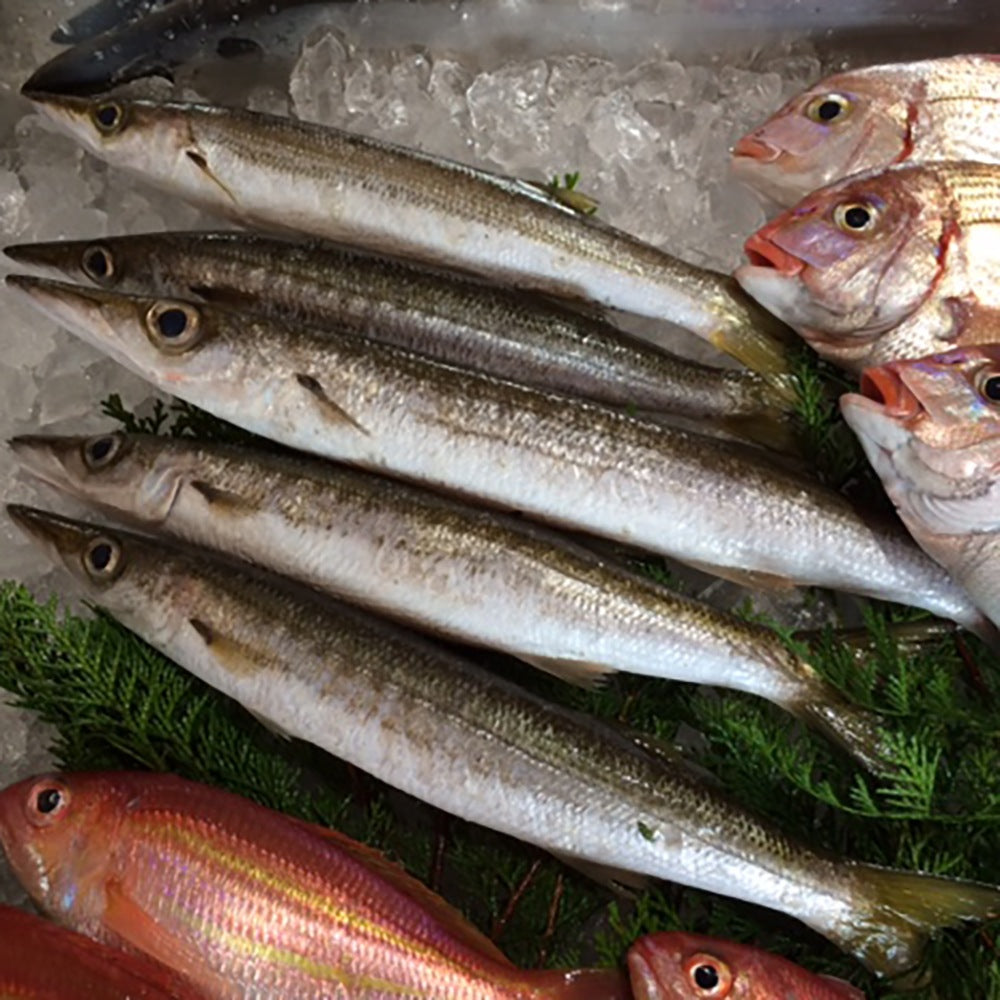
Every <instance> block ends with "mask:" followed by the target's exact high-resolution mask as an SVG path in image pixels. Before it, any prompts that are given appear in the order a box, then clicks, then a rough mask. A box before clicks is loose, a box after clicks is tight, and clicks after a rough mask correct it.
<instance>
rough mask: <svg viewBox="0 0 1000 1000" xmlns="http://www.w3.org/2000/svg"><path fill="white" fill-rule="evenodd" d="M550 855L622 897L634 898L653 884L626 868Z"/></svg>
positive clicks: (568, 856) (556, 854)
mask: <svg viewBox="0 0 1000 1000" xmlns="http://www.w3.org/2000/svg"><path fill="white" fill-rule="evenodd" d="M549 853H550V854H551V855H552V857H554V858H557V859H558V860H559V861H561V862H562V863H563V864H564V865H566V867H567V868H572V869H573V870H574V871H578V872H579V873H580V874H581V875H583V876H585V877H586V878H589V879H591V881H594V882H596V883H597V884H598V885H603V886H604V887H605V888H606V889H610V890H611V891H612V892H615V893H617V894H618V895H620V896H630V897H631V896H634V895H636V894H637V893H640V892H645V891H646V890H647V889H648V888H649V887H650V886H651V885H652V884H653V882H652V879H651V878H649V877H648V876H647V875H641V874H639V873H638V872H630V871H627V870H626V869H624V868H613V867H612V866H611V865H602V864H599V863H598V862H596V861H586V860H585V859H583V858H577V857H574V856H573V855H571V854H560V853H559V852H558V851H550V852H549Z"/></svg>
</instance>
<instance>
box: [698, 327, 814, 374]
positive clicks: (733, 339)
mask: <svg viewBox="0 0 1000 1000" xmlns="http://www.w3.org/2000/svg"><path fill="white" fill-rule="evenodd" d="M707 340H708V342H709V343H710V344H712V346H713V347H717V348H718V349H719V350H720V351H722V352H723V353H725V354H728V355H729V356H730V357H733V358H736V360H737V361H741V362H742V363H743V364H744V365H746V366H747V368H749V369H750V370H751V371H753V372H758V373H759V374H761V375H789V374H791V372H792V370H793V368H794V358H795V355H794V353H793V352H792V351H791V350H790V349H789V348H788V346H787V345H786V344H783V343H781V342H780V341H778V340H776V339H775V338H774V337H772V336H771V335H770V334H769V333H766V332H765V331H764V330H762V329H761V328H760V327H759V326H756V325H755V326H751V327H742V328H737V329H730V328H726V327H719V328H718V329H716V330H713V331H712V333H710V334H709V335H708V337H707Z"/></svg>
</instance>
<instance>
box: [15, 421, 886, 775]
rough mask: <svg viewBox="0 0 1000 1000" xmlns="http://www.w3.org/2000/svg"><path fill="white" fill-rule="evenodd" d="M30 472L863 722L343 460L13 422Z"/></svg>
mask: <svg viewBox="0 0 1000 1000" xmlns="http://www.w3.org/2000/svg"><path fill="white" fill-rule="evenodd" d="M11 444H12V446H13V448H14V451H15V452H16V454H17V456H18V458H19V459H20V460H21V462H22V464H23V465H25V466H26V467H27V468H28V469H30V470H31V471H32V472H34V473H35V475H37V476H39V477H40V478H42V479H43V480H45V482H47V483H49V484H51V485H53V486H55V487H57V488H58V489H61V490H64V491H66V492H68V493H71V494H72V495H73V496H76V497H79V498H80V499H81V500H85V501H87V502H89V503H94V504H97V505H98V506H100V507H101V508H102V509H104V510H107V511H111V512H112V513H114V514H116V515H120V516H124V517H126V518H128V519H129V520H130V521H132V522H134V523H138V524H141V525H142V526H143V527H145V528H150V529H155V530H157V531H165V532H167V533H168V534H171V535H173V536H175V537H177V538H181V539H183V540H185V541H188V542H193V543H195V544H198V545H204V546H207V547H209V548H213V549H217V550H219V551H221V552H223V553H227V554H230V555H234V556H239V557H241V558H243V559H247V560H250V561H251V562H254V563H257V564H258V565H261V566H265V567H267V568H268V569H271V570H274V571H276V572H278V573H281V574H283V575H285V576H289V577H293V578H295V579H298V580H300V581H302V582H303V583H308V584H310V585H311V586H313V587H316V588H318V589H320V590H323V591H325V592H327V593H330V594H332V595H334V596H336V597H340V598H342V599H344V600H347V601H350V602H352V603H357V604H361V605H364V606H366V607H369V608H371V609H372V610H374V611H378V612H380V613H383V614H387V615H389V616H391V617H393V618H396V619H399V620H401V621H404V622H406V623H407V624H409V625H413V626H416V627H418V628H422V629H424V630H426V631H430V632H433V633H435V634H437V635H441V636H444V637H445V638H449V639H454V640H457V641H459V642H466V643H471V644H474V645H481V646H489V647H492V648H494V649H500V650H503V651H505V652H507V653H511V654H512V655H514V656H518V657H520V658H521V659H523V660H526V661H527V662H529V663H531V664H533V665H534V666H537V667H540V668H541V669H543V670H548V671H549V672H551V673H554V674H557V675H559V676H561V677H564V678H566V679H568V680H575V681H578V682H582V683H588V682H593V681H595V680H598V679H600V678H601V677H604V676H606V675H607V674H608V673H610V672H612V671H616V670H622V671H626V672H629V673H636V674H646V675H648V676H652V677H663V678H668V679H673V680H681V681H690V682H693V683H701V684H716V685H719V686H721V687H732V688H736V689H737V690H741V691H748V692H750V693H752V694H756V695H759V696H761V697H764V698H769V699H770V700H771V701H774V702H776V703H777V704H779V705H781V706H782V707H784V708H785V709H787V710H788V711H791V712H794V713H796V714H797V715H800V716H802V717H803V718H804V719H806V720H807V721H809V722H811V723H813V724H814V725H817V726H819V727H821V728H822V729H823V730H825V731H826V732H827V733H829V734H830V735H831V736H833V737H834V738H835V739H836V740H838V742H840V743H841V744H842V745H843V746H844V747H845V748H846V749H847V750H848V751H849V752H851V753H853V754H855V755H856V756H857V757H858V759H860V760H861V761H862V762H863V763H864V764H865V766H866V767H869V768H870V769H872V770H878V769H880V768H884V767H885V766H886V762H885V754H884V751H883V749H882V747H881V742H882V740H881V737H880V734H879V729H878V720H876V719H875V718H874V717H872V716H871V715H869V714H867V713H865V712H863V711H861V710H859V709H858V708H856V707H854V706H852V705H850V704H848V703H847V702H846V701H845V700H844V698H843V697H842V696H841V695H840V694H839V692H838V691H837V690H836V689H835V688H833V687H832V686H831V685H829V684H827V683H826V682H825V681H823V679H822V678H821V677H820V676H819V675H818V674H817V673H816V672H815V670H814V669H813V668H812V667H811V666H810V665H809V664H808V663H806V662H804V661H803V660H802V659H800V658H799V657H797V656H795V655H794V654H793V653H791V652H790V651H789V650H787V649H786V648H785V646H784V644H783V643H782V642H781V640H780V639H779V638H778V637H777V636H776V635H775V634H774V633H773V632H771V631H770V630H769V629H765V628H762V627H761V626H759V625H754V624H750V623H748V622H745V621H742V620H741V619H738V618H735V617H733V616H731V615H727V614H724V613H722V612H719V611H716V610H714V609H713V608H710V607H708V606H707V605H704V604H700V603H699V602H697V601H693V600H689V599H687V598H684V597H681V596H680V595H678V594H675V593H673V592H671V591H670V590H668V589H667V588H665V587H661V586H659V585H658V584H656V583H654V582H653V581H651V580H647V579H645V578H643V577H640V576H636V575H635V574H632V573H629V572H627V571H625V570H623V569H620V568H619V567H617V566H616V565H614V564H611V563H608V562H606V561H604V560H603V559H601V558H599V557H598V556H596V555H594V554H593V553H591V552H590V551H589V550H586V549H583V548H580V547H578V546H575V545H573V544H571V543H570V542H569V541H568V540H567V539H564V538H562V537H561V536H560V535H557V534H555V533H554V532H550V531H544V530H541V529H539V528H536V527H533V526H532V525H530V524H527V523H525V522H523V521H520V520H517V519H514V518H509V517H505V516H503V515H500V514H496V513H493V512H489V511H484V510H479V509H476V508H472V507H467V506H465V505H464V504H460V503H457V502H455V501H453V500H449V499H447V498H445V497H442V496H440V495H438V494H434V493H429V492H426V491H424V490H420V489H417V488H416V487H413V486H408V485H405V484H402V483H398V482H395V481H393V480H387V479H382V478H381V477H378V476H372V475H369V474H366V473H362V472H357V471H356V470H353V469H349V468H346V467H344V466H335V465H331V464H330V463H327V462H321V461H313V460H304V459H299V458H292V457H286V456H271V455H267V454H259V453H256V452H253V451H250V450H248V449H239V448H232V447H227V446H225V445H217V444H199V443H194V442H191V441H175V440H170V439H167V438H159V437H147V436H143V435H135V434H129V435H126V434H120V433H119V434H102V435H99V436H97V437H92V438H85V437H22V438H15V439H14V441H13V442H11Z"/></svg>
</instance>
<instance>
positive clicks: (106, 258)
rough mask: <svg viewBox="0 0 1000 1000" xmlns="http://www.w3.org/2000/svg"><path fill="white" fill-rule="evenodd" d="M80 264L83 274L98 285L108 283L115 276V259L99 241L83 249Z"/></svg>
mask: <svg viewBox="0 0 1000 1000" xmlns="http://www.w3.org/2000/svg"><path fill="white" fill-rule="evenodd" d="M80 266H81V267H82V268H83V272H84V274H86V275H87V277H88V278H90V280H91V281H94V282H96V283H97V284H98V285H105V284H109V283H110V282H111V281H112V280H113V279H114V278H115V259H114V257H112V256H111V251H110V250H109V249H108V248H107V247H105V246H101V245H100V244H99V243H98V244H96V245H95V246H89V247H87V249H86V250H84V251H83V258H82V259H81V261H80Z"/></svg>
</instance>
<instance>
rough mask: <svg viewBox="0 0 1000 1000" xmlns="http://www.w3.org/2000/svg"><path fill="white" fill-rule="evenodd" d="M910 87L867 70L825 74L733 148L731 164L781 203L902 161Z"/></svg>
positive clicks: (906, 135)
mask: <svg viewBox="0 0 1000 1000" xmlns="http://www.w3.org/2000/svg"><path fill="white" fill-rule="evenodd" d="M909 119H910V102H909V101H908V100H907V99H906V95H905V93H900V92H899V91H898V89H896V88H893V87H891V86H888V85H887V84H886V82H885V81H882V80H880V79H877V78H875V79H873V78H871V77H870V76H869V75H866V74H865V73H864V72H860V73H841V74H839V75H837V76H832V77H828V78H827V79H826V80H822V81H821V82H820V83H818V84H816V86H815V87H811V88H810V89H809V90H807V91H805V92H804V93H802V94H799V95H798V96H796V97H793V98H792V99H791V100H790V101H789V102H788V103H787V104H785V105H784V107H782V108H780V109H779V110H778V111H777V112H776V113H775V114H773V115H772V116H771V117H770V118H769V119H768V120H767V121H766V122H764V124H763V125H760V126H758V127H757V128H755V129H754V130H753V131H752V132H749V133H748V134H747V135H745V136H744V137H743V138H742V139H740V140H739V141H738V142H737V143H736V145H735V146H734V147H733V171H734V173H735V174H736V176H737V177H739V178H740V179H741V180H743V181H745V182H746V183H747V184H748V185H749V186H750V187H752V188H754V190H756V191H758V192H760V193H761V194H763V195H766V196H767V197H768V198H771V199H773V200H774V201H775V202H777V203H778V204H779V205H793V204H794V203H795V202H796V201H798V200H799V199H800V198H802V197H804V196H805V195H807V194H808V193H809V192H810V191H815V190H816V189H817V188H820V187H824V186H825V185H827V184H831V183H834V182H835V181H839V180H841V179H842V178H844V177H848V176H850V175H851V174H856V173H860V172H861V171H864V170H874V169H881V168H883V167H887V166H889V164H891V163H896V162H899V161H900V160H901V159H902V158H903V157H905V154H906V152H907V149H908V143H909Z"/></svg>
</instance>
